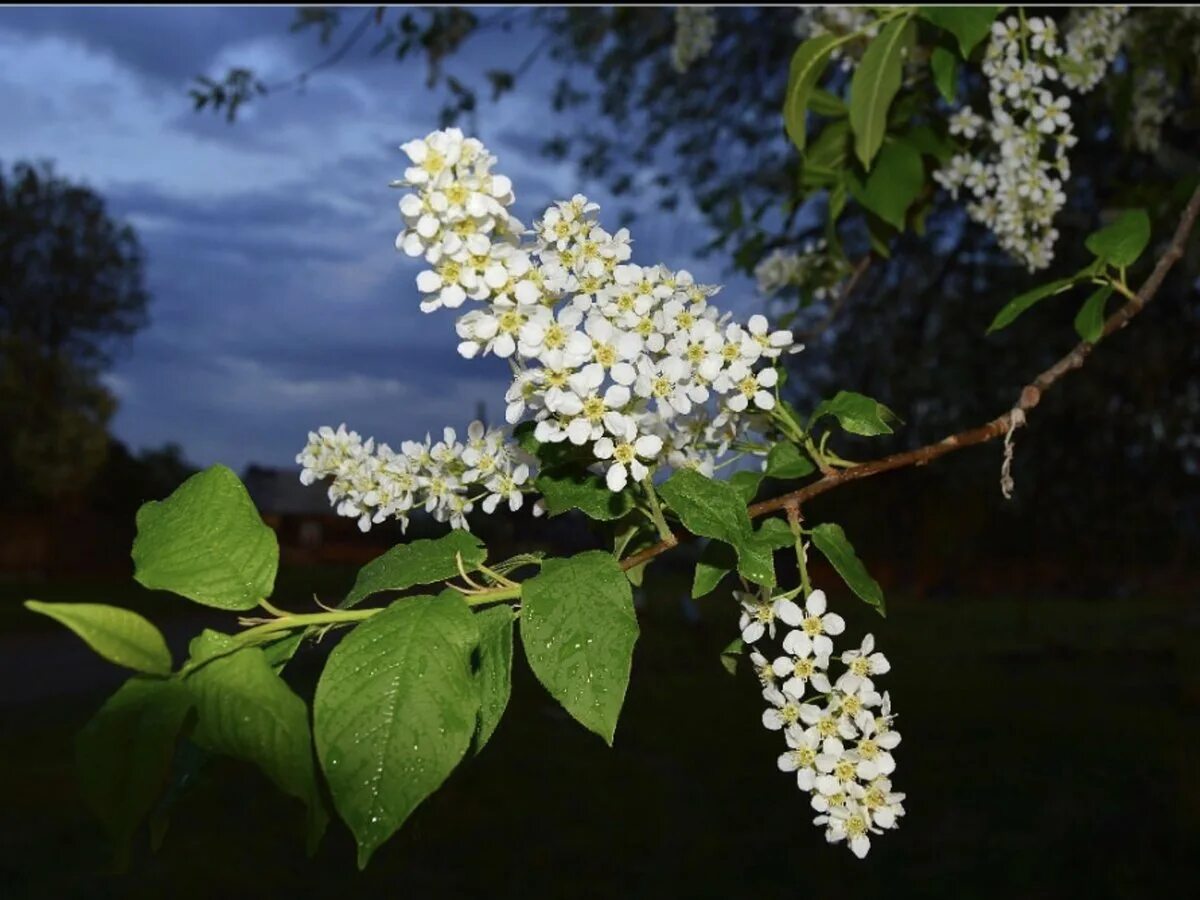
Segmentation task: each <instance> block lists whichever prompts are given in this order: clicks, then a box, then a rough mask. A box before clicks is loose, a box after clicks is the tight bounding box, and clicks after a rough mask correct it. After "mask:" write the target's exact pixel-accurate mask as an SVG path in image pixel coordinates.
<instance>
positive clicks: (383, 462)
mask: <svg viewBox="0 0 1200 900" xmlns="http://www.w3.org/2000/svg"><path fill="white" fill-rule="evenodd" d="M524 456H525V454H524V453H523V452H522V451H521V450H520V448H519V447H517V446H515V445H513V444H511V443H509V442H508V441H507V440H506V438H505V435H504V432H502V431H500V430H498V429H488V428H487V427H485V426H484V424H483V422H480V421H475V422H472V423H471V425H470V427H469V428H468V429H467V439H466V441H465V442H460V441H459V440H458V435H457V434H455V431H454V429H453V428H447V429H445V431H444V432H443V434H442V440H440V441H437V442H436V443H434V442H433V441H432V439H431V438H430V436H429V435H426V436H425V440H424V441H405V442H404V443H403V444H402V445H401V446H400V452H398V453H397V452H396V451H394V450H392V448H391V447H389V446H388V445H387V444H376V443H375V441H374V439H373V438H368V439H367V440H366V441H364V440H363V439H362V438H361V437H360V436H359V435H358V432H356V431H347V430H346V426H345V425H344V424H343V425H341V426H339V427H338V429H337V431H334V430H333V429H332V428H330V427H329V426H324V427H322V428H320V429H319V430H318V431H315V432H309V435H308V445H307V446H306V447H305V448H304V449H303V450H302V451H301V452H300V454H299V455H298V456H297V457H296V462H298V463H299V464H300V465H301V467H302V468H301V472H300V481H301V482H302V483H303V484H306V485H307V484H312V483H313V482H315V481H319V480H321V479H323V478H331V479H332V480H331V481H330V484H329V489H328V491H329V502H330V503H331V504H333V505H334V507H335V508H336V509H337V512H338V514H339V515H343V516H350V517H352V518H357V519H358V527H359V528H360V529H362V530H363V531H368V530H370V528H371V526H372V525H373V524H378V523H380V522H382V521H384V520H385V519H389V518H395V519H399V520H400V522H401V524H402V526H403V527H404V528H405V529H407V528H408V514H409V512H410V511H411V510H413V509H419V508H423V509H424V510H425V512H427V513H430V514H431V515H432V516H433V518H434V519H435V520H436V521H438V522H449V523H450V525H451V527H452V528H466V527H467V519H466V517H467V514H468V513H470V512H471V511H472V510H473V509H474V508H475V504H476V503H477V502H480V501H482V503H481V505H482V508H483V511H484V512H486V513H489V514H490V513H492V512H494V511H495V509H496V507H497V506H499V505H500V504H501V503H505V504H507V506H508V508H509V509H511V510H514V511H515V510H518V509H520V508H521V505H522V503H523V502H524V496H525V495H524V491H526V490H527V489H528V487H527V484H526V483H527V482H528V480H529V465H528V463H527V462H525V461H522V458H523V457H524Z"/></svg>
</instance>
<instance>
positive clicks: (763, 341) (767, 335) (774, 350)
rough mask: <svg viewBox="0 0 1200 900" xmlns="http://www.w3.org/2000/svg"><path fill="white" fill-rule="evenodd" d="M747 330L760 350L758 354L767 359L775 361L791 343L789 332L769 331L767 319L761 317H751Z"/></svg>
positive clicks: (780, 330) (783, 330)
mask: <svg viewBox="0 0 1200 900" xmlns="http://www.w3.org/2000/svg"><path fill="white" fill-rule="evenodd" d="M747 328H748V330H749V331H750V336H751V337H752V338H753V339H754V341H755V343H757V344H758V346H759V348H760V351H759V352H761V353H762V355H763V356H765V357H767V358H768V359H775V358H776V357H778V356H779V354H780V353H782V352H783V351H784V350H786V349H787V348H788V347H790V346H791V345H792V343H793V340H792V333H791V332H790V331H787V330H785V329H779V330H778V331H771V329H770V326H769V325H768V324H767V317H766V316H763V315H753V316H751V317H750V321H749V322H748V323H747ZM772 384H774V382H772ZM768 387H770V385H768Z"/></svg>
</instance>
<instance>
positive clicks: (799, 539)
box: [787, 504, 812, 599]
mask: <svg viewBox="0 0 1200 900" xmlns="http://www.w3.org/2000/svg"><path fill="white" fill-rule="evenodd" d="M787 517H788V527H790V528H791V529H792V534H793V535H794V536H795V538H796V568H797V569H798V570H799V571H800V587H801V588H802V589H803V591H804V596H805V598H806V599H807V598H808V595H809V594H811V593H812V585H811V584H810V583H809V581H808V557H807V555H806V554H805V552H804V537H803V529H802V528H801V527H800V506H799V504H792V505H790V506H788V508H787Z"/></svg>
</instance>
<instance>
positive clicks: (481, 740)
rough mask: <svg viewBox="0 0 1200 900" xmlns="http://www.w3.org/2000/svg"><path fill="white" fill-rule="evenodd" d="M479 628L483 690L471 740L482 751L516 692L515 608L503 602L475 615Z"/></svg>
mask: <svg viewBox="0 0 1200 900" xmlns="http://www.w3.org/2000/svg"><path fill="white" fill-rule="evenodd" d="M475 624H476V625H477V626H478V627H479V647H478V649H477V650H476V659H475V681H476V684H477V685H478V689H479V726H478V728H477V730H476V732H475V737H474V739H473V740H472V742H471V747H472V750H473V751H474V752H475V753H478V752H479V751H480V750H482V749H483V748H484V746H485V745H486V744H487V742H488V741H489V740H491V737H492V734H493V733H494V732H495V730H496V726H497V725H499V724H500V718H501V717H502V716H503V715H504V710H505V708H506V707H507V706H508V697H509V694H511V693H512V659H513V611H512V607H511V606H507V605H505V604H500V605H499V606H493V607H492V608H491V609H485V610H484V611H483V612H481V613H477V614H476V615H475Z"/></svg>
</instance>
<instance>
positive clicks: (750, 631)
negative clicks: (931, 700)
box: [735, 590, 905, 859]
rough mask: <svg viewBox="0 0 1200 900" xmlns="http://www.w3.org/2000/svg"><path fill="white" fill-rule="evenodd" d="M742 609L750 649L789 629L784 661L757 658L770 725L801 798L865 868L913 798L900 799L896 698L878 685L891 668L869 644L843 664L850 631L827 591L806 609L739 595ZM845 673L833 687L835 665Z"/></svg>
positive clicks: (828, 834)
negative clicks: (876, 837) (837, 648)
mask: <svg viewBox="0 0 1200 900" xmlns="http://www.w3.org/2000/svg"><path fill="white" fill-rule="evenodd" d="M735 596H737V598H738V599H739V600H740V601H741V603H742V610H743V612H742V617H741V620H740V622H739V627H740V628H741V631H742V640H743V641H745V642H746V643H747V644H750V645H755V644H757V643H758V642H759V641H761V639H762V638H763V637H764V635H767V636H769V637H771V638H774V637H775V634H776V625H777V623H778V622H782V623H783V624H784V625H787V626H789V629H790V630H789V631H788V632H787V634H786V635H785V636H784V637H783V642H782V646H783V653H782V654H781V655H779V656H777V657H775V658H774V659H771V658H769V657H768V656H767V655H765V654H764V653H763V652H762V651H761V649H760V648H759V647H758V646H756V647H755V649H753V650H752V651H751V653H750V659H751V662H752V663H753V665H754V667H755V672H756V673H757V675H758V678H759V680H760V682H761V683H762V686H763V699H764V700H766V701H767V703H768V706H767V709H766V710H765V711H764V712H763V716H762V721H763V725H764V726H765V727H766V728H768V729H770V730H771V731H782V732H783V736H784V739H785V740H786V741H787V746H788V750H787V751H786V752H785V753H783V754H782V755H781V756H780V757H779V761H778V765H779V768H780V770H781V771H784V772H795V773H796V783H797V785H798V786H799V787H800V790H802V791H805V792H806V793H808V794H809V796H810V802H811V805H812V808H813V809H814V810H815V811H816V812H817V813H818V815H817V816H816V817H815V818H814V819H813V824H814V825H818V826H824V828H825V839H826V840H827V841H829V842H830V843H838V842H840V841H846V843H847V845H848V846H849V848H850V850H851V851H852V852H853V853H854V855H855V856H857V857H859V858H860V859H861V858H862V857H864V856H866V855H867V852H868V851H869V850H870V849H871V835H872V834H880V833H882V832H883V831H884V830H886V829H891V828H895V827H897V825H898V820H899V818H900V817H901V816H903V815H904V806H903V801H904V796H905V795H904V794H899V793H896V792H894V791H893V790H892V782H891V778H890V776H891V774H892V772H894V771H895V769H896V761H895V759H894V758H893V756H892V751H893V750H894V749H895V748H896V747H897V746H898V745H899V743H900V733H899V732H898V731H896V729H895V728H894V727H892V720H893V718H894V716H893V715H892V712H891V699H890V697H889V696H888V695H887V694H886V693H884V694H880V693H879V692H878V691H877V690H876V688H875V680H874V679H875V678H876V677H877V676H879V675H884V674H886V673H887V672H888V671H889V670H890V669H891V664H890V663H889V662H888V660H887V657H885V656H884V655H883V654H882V653H879V652H876V650H875V638H874V637H873V636H872V635H869V634H868V635H867V636H866V637H865V638H863V641H862V644H861V646H860V647H859V648H858V649H855V650H847V651H844V652H842V653H841V654H839V655H837V656H836V657H835V655H834V642H833V638H835V637H837V636H838V635H840V634H842V632H843V631H845V629H846V623H845V621H844V620H843V619H842V617H841V616H839V615H838V614H837V613H832V612H827V611H826V600H825V594H824V592H823V591H819V590H817V591H813V592H812V593H810V594H809V595H808V597H807V599H806V600H805V603H804V606H803V607H801V606H800V605H799V604H797V603H795V602H794V601H792V600H790V599H785V598H775V599H772V598H769V597H766V598H764V597H761V596H759V595H757V594H746V593H741V592H735ZM835 658H836V659H837V660H838V661H839V662H840V663H841V664H842V665H843V666H844V667H845V670H844V671H843V672H842V673H841V674H840V675H839V676H838V678H837V680H836V681H833V680H831V678H830V675H829V664H830V661H831V660H832V659H835Z"/></svg>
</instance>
